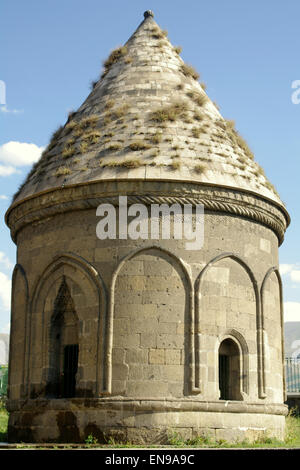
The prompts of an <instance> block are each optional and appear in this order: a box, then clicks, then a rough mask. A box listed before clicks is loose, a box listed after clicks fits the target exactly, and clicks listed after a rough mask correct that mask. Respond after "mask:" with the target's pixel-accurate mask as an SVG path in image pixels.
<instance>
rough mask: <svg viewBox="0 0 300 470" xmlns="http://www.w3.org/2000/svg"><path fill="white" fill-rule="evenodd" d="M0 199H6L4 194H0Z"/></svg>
mask: <svg viewBox="0 0 300 470" xmlns="http://www.w3.org/2000/svg"><path fill="white" fill-rule="evenodd" d="M0 199H8V197H7V196H5V195H4V194H0Z"/></svg>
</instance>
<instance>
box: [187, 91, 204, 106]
mask: <svg viewBox="0 0 300 470" xmlns="http://www.w3.org/2000/svg"><path fill="white" fill-rule="evenodd" d="M187 96H188V97H189V98H191V100H192V101H194V103H196V105H197V106H203V105H204V104H205V103H206V102H207V96H206V95H202V94H201V93H195V92H194V91H189V92H188V93H187Z"/></svg>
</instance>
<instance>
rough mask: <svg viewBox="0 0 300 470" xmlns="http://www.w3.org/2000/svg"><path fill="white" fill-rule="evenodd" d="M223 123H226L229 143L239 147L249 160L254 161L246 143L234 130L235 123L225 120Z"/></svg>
mask: <svg viewBox="0 0 300 470" xmlns="http://www.w3.org/2000/svg"><path fill="white" fill-rule="evenodd" d="M225 122H226V130H227V135H228V136H229V138H230V139H231V141H232V142H233V143H235V144H236V145H237V146H239V147H240V148H241V149H242V150H243V151H244V152H245V154H246V155H247V156H248V157H249V158H251V160H254V155H253V153H252V152H251V150H250V148H249V146H248V144H247V142H246V141H245V139H243V137H242V136H241V135H240V134H239V133H238V131H237V130H236V129H235V122H234V121H232V120H226V121H225Z"/></svg>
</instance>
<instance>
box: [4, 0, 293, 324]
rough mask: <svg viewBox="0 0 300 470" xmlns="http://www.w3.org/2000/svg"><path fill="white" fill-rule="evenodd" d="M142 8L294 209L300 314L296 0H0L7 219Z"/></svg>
mask: <svg viewBox="0 0 300 470" xmlns="http://www.w3.org/2000/svg"><path fill="white" fill-rule="evenodd" d="M147 9H152V10H153V11H154V13H155V20H156V21H157V22H158V24H159V25H160V26H161V27H162V28H164V29H167V30H168V32H169V39H170V40H171V42H172V43H173V44H174V45H180V46H182V48H183V51H182V54H181V56H182V58H183V59H184V60H185V61H186V62H187V63H190V64H192V65H193V66H194V67H195V68H196V69H197V70H198V71H199V72H200V74H201V81H204V82H205V83H206V84H207V90H206V91H207V93H208V95H209V96H210V98H211V99H212V100H213V101H216V102H217V103H218V104H219V106H220V110H221V113H222V115H223V116H224V117H225V118H230V119H234V120H235V122H236V127H237V128H238V130H239V131H240V133H241V134H242V135H243V136H244V137H245V138H246V140H247V141H248V144H249V146H250V147H251V149H252V150H253V151H254V154H255V156H256V160H257V161H258V162H259V163H260V164H261V165H262V166H263V168H264V169H265V172H266V174H267V176H268V177H269V179H270V180H271V182H272V183H273V184H275V186H276V188H277V190H278V192H279V193H280V195H281V198H282V200H283V201H284V203H285V204H286V206H287V208H288V211H289V213H290V215H291V218H292V224H291V226H290V228H289V229H288V231H287V234H286V239H285V242H284V244H283V246H282V247H281V248H280V263H281V264H282V265H283V267H282V273H283V282H284V300H285V303H286V318H287V319H288V320H299V321H300V251H299V245H298V243H299V238H300V237H299V230H300V209H299V200H300V184H299V173H300V160H299V157H300V126H299V124H300V103H299V104H293V102H292V99H291V98H292V93H293V92H294V91H295V90H293V89H292V83H293V82H294V81H295V80H300V61H299V50H300V47H299V46H300V35H299V18H300V2H298V0H286V1H285V2H283V1H281V0H280V1H279V0H264V1H263V2H262V1H261V0H260V1H258V0H252V1H251V2H247V3H246V2H241V1H240V0H227V1H226V2H225V1H224V0H215V1H211V2H199V1H189V0H186V1H185V2H182V0H181V1H179V0H172V1H171V0H163V1H162V0H160V1H151V0H148V1H144V0H130V1H127V2H126V1H124V0H123V1H120V0H115V1H112V2H104V1H102V2H101V1H99V0H85V1H84V2H82V0H52V1H51V2H50V1H47V2H45V1H44V2H42V1H38V0H26V2H25V1H24V0H18V1H17V0H2V2H1V7H0V16H1V31H0V41H1V44H3V45H4V47H2V48H1V51H0V80H1V81H2V82H5V85H6V103H5V104H3V103H2V104H0V210H1V218H2V220H3V217H4V213H5V211H6V209H7V207H8V206H9V204H10V199H11V197H12V195H13V194H14V192H15V191H16V190H17V188H18V186H19V184H20V183H21V182H22V181H23V179H24V177H25V175H26V173H27V172H28V171H29V170H30V167H31V164H32V162H33V161H34V160H35V159H36V158H37V156H38V154H39V152H40V151H41V148H42V147H44V146H46V145H47V143H48V140H49V137H50V135H51V134H52V132H53V131H54V130H55V128H56V127H58V125H60V124H63V123H64V122H65V120H66V117H67V114H68V112H69V111H70V110H72V109H76V108H77V107H78V106H79V105H80V104H81V103H82V101H83V100H84V99H85V98H86V96H87V95H88V94H89V86H90V82H91V81H92V80H94V79H96V78H97V77H98V76H99V73H100V70H101V67H102V65H101V64H102V61H103V60H104V59H105V58H106V57H107V55H108V54H109V52H110V50H111V49H113V48H114V47H116V46H118V45H120V44H122V43H124V42H125V41H126V40H127V39H128V38H129V36H130V35H131V34H132V33H133V31H134V30H135V29H136V27H137V26H138V24H139V23H140V22H141V21H142V19H143V12H144V11H145V10H147ZM0 84H1V82H0ZM299 85H300V83H299ZM299 90H300V86H299ZM296 93H297V90H296ZM297 96H299V98H300V92H299V95H297ZM0 97H1V89H0ZM11 142H13V143H14V144H13V145H12V144H11ZM16 142H17V143H22V144H33V145H32V146H31V147H30V146H28V145H27V146H24V145H23V146H20V145H19V146H18V145H17V144H15V143H16ZM9 143H10V145H8V144H9ZM0 227H1V228H0V242H1V246H0V332H4V331H7V329H8V324H9V288H10V277H11V271H12V267H13V265H14V263H15V245H14V244H13V243H12V241H11V240H10V235H9V230H8V229H7V227H6V226H5V224H4V222H2V223H1V225H0Z"/></svg>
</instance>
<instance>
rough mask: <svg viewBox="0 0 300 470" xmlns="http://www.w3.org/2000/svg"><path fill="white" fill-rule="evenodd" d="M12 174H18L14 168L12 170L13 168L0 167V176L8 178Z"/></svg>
mask: <svg viewBox="0 0 300 470" xmlns="http://www.w3.org/2000/svg"><path fill="white" fill-rule="evenodd" d="M13 173H18V171H17V170H16V168H14V167H13V166H4V165H0V176H10V175H12V174H13Z"/></svg>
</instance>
